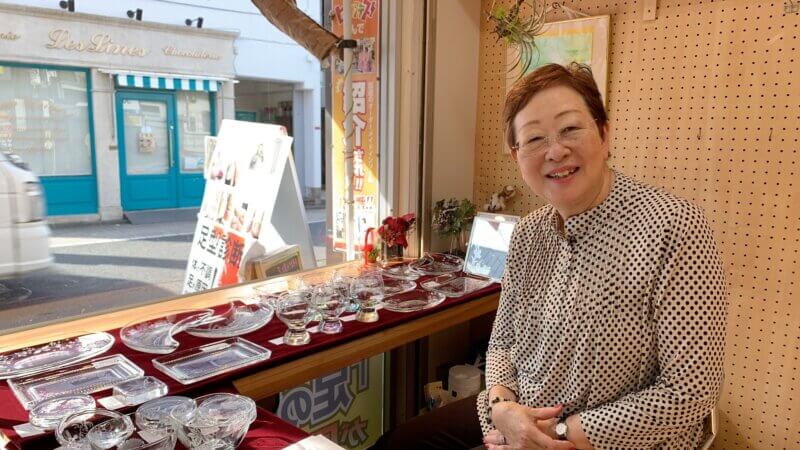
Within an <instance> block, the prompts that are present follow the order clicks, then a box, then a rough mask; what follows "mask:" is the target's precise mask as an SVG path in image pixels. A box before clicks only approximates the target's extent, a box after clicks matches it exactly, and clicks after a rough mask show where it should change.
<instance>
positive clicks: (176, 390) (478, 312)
mask: <svg viewBox="0 0 800 450" xmlns="http://www.w3.org/2000/svg"><path fill="white" fill-rule="evenodd" d="M337 267H338V266H329V267H326V268H321V269H315V270H314V271H310V272H319V273H325V272H331V271H333V270H335V269H336V268H337ZM307 273H308V272H307ZM307 273H303V274H298V275H295V276H293V277H287V281H291V278H294V277H299V276H301V275H305V274H307ZM425 279H426V277H423V278H420V279H419V280H418V283H419V282H422V281H425ZM258 283H260V282H256V283H246V284H242V285H238V286H234V287H229V288H221V289H216V290H213V291H206V292H203V293H198V294H192V295H186V296H181V297H177V298H174V299H170V300H166V301H162V302H159V303H156V304H150V305H144V306H139V307H136V308H131V309H127V310H121V311H115V312H110V313H105V314H102V315H98V316H94V317H85V318H80V319H75V320H71V321H68V322H64V323H57V324H50V325H45V326H41V327H38V328H35V329H30V330H25V331H20V332H17V333H14V334H10V335H6V336H2V337H0V347H1V348H3V349H4V351H9V350H12V349H18V348H22V347H26V346H30V345H36V344H41V343H46V342H49V341H50V340H53V339H58V338H64V337H67V336H77V335H81V334H84V333H86V332H94V331H108V332H109V333H110V334H112V335H113V336H114V337H115V338H116V342H115V343H114V345H113V347H112V348H111V349H110V350H108V351H107V352H105V353H104V354H103V356H109V355H114V354H121V355H123V356H125V357H126V358H128V359H129V360H130V361H131V362H133V363H134V364H135V365H137V366H138V367H140V368H141V369H142V370H143V371H144V373H145V375H151V376H153V377H156V378H158V379H159V380H161V381H163V382H164V383H166V384H167V386H168V389H169V392H168V394H167V395H186V396H197V395H201V394H203V393H208V392H217V391H224V390H226V389H230V388H231V386H232V387H233V388H234V389H235V391H236V392H238V393H240V394H242V395H246V396H248V397H250V398H252V399H254V400H256V401H258V400H261V399H264V398H267V397H269V396H272V395H274V394H276V393H278V392H281V391H283V390H285V389H288V388H291V387H294V386H297V385H299V384H302V383H304V382H306V381H308V380H310V379H313V378H316V377H318V376H321V375H325V374H328V373H330V372H332V371H335V370H338V369H341V368H343V367H347V366H348V365H350V364H353V363H356V362H358V361H360V360H362V359H365V358H368V357H370V356H373V355H377V354H381V353H384V352H387V351H389V350H392V349H394V348H397V347H399V346H402V345H404V344H407V343H410V342H412V341H415V340H417V339H420V338H424V337H426V336H430V335H431V334H433V333H436V332H439V331H442V330H445V329H447V328H449V327H453V326H455V325H458V324H462V323H465V322H467V321H470V320H471V319H474V318H476V317H479V316H482V315H485V314H488V313H492V312H493V311H495V310H496V308H497V304H498V300H499V292H500V287H499V285H498V284H496V283H494V284H490V285H488V286H486V287H484V288H482V289H480V290H477V291H474V292H471V293H469V294H467V295H463V296H460V297H454V298H447V299H445V300H444V301H443V302H442V303H440V304H438V305H436V306H434V307H432V308H430V309H424V310H420V311H414V312H408V313H401V312H393V311H388V310H386V309H383V310H380V311H379V314H380V319H379V320H378V321H377V322H373V323H362V322H358V321H355V320H352V318H348V316H352V314H349V313H345V314H343V316H342V318H343V319H344V328H343V331H342V332H341V333H339V334H333V335H329V334H322V333H318V332H317V333H312V335H311V341H310V343H308V344H306V345H302V346H288V345H285V344H283V343H281V342H279V339H278V338H280V337H281V336H282V335H283V334H284V332H285V331H286V326H285V325H284V324H283V323H282V322H281V321H280V320H278V319H277V318H273V319H272V320H271V321H270V322H269V323H268V324H267V325H266V326H264V327H262V328H260V329H258V330H256V331H254V332H252V333H249V334H245V335H242V336H240V337H241V338H243V339H246V340H247V341H250V342H253V343H255V344H257V345H260V346H263V347H264V348H266V349H268V350H269V351H270V352H271V356H270V357H269V358H268V359H266V360H263V361H260V362H257V363H255V364H253V365H249V366H247V367H243V368H240V369H237V370H234V371H231V372H228V373H224V374H221V375H218V376H215V377H212V378H208V379H204V380H201V381H197V382H195V383H191V384H182V383H180V382H178V381H176V380H174V379H172V378H171V377H170V376H168V375H166V374H165V373H163V372H162V371H160V370H158V369H157V368H156V367H154V365H153V359H154V358H156V357H158V356H160V355H155V354H152V353H144V352H140V351H136V350H132V349H131V348H128V347H127V346H126V345H124V344H123V343H122V341H121V340H120V338H119V329H120V328H121V327H122V326H124V325H126V324H128V323H129V322H131V320H133V319H135V318H136V317H138V316H144V315H147V316H150V317H152V316H153V315H154V314H157V313H158V312H164V313H165V314H166V313H167V312H170V311H175V310H186V309H196V308H212V309H214V310H215V311H218V312H219V311H221V310H222V309H223V308H225V307H226V306H227V304H228V301H229V299H231V298H233V297H242V296H252V287H253V286H254V285H256V284H258ZM417 286H419V284H418V285H417ZM417 288H418V289H419V287H417ZM175 338H176V339H177V341H178V342H179V343H180V347H179V351H180V350H184V349H190V348H193V347H197V346H201V345H206V344H210V343H214V342H216V341H218V340H219V339H206V338H200V337H195V336H191V335H189V334H186V333H180V334H178V335H176V336H175ZM93 395H94V396H95V398H96V399H100V398H102V397H107V396H109V395H110V392H109V391H101V392H98V393H95V394H93ZM0 405H3V407H2V408H0V432H2V433H3V436H0V439H2V438H3V437H5V439H6V440H8V441H10V442H12V443H13V444H14V445H16V446H18V447H19V448H44V447H41V446H38V444H32V443H37V442H42V441H41V439H42V436H41V435H40V436H34V437H26V438H23V437H20V436H19V435H18V434H17V433H16V432H15V430H14V426H15V425H19V424H23V423H25V422H27V421H28V412H27V411H26V410H25V409H24V408H23V406H22V405H21V404H20V402H19V401H18V400H17V398H16V397H15V396H14V393H13V392H12V391H11V389H10V387H9V385H8V383H7V382H5V381H3V382H0ZM133 409H135V408H127V409H126V408H124V407H123V408H121V411H123V412H129V410H133ZM260 414H261V415H262V416H264V417H266V418H267V419H265V420H266V422H264V424H269V423H272V424H274V426H275V427H277V428H276V430H277V431H278V434H281V435H283V434H287V435H292V436H295V435H296V437H298V438H302V436H301V435H300V434H298V433H294V434H292V433H289V432H288V431H287V432H286V433H284V432H283V431H280V430H289V431H291V429H292V428H293V427H292V426H291V425H289V424H285V423H283V422H282V421H280V419H277V418H276V417H274V416H272V415H271V414H270V413H268V412H266V411H264V412H263V413H260ZM258 423H259V422H256V424H255V425H258ZM265 426H267V428H269V425H265ZM260 428H262V427H261V426H260V425H259V426H255V427H254V428H252V429H251V432H253V433H267V434H269V432H268V431H264V430H261V431H258V430H259V429H260ZM248 436H249V435H248ZM31 445H33V446H31Z"/></svg>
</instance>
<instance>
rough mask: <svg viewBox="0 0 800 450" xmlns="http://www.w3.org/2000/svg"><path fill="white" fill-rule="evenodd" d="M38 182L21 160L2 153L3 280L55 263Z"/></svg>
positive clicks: (0, 253)
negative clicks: (51, 252) (51, 253)
mask: <svg viewBox="0 0 800 450" xmlns="http://www.w3.org/2000/svg"><path fill="white" fill-rule="evenodd" d="M44 216H45V207H44V194H43V192H42V185H41V184H40V183H39V178H38V177H36V175H35V174H34V173H33V172H31V171H30V170H29V169H28V167H27V166H26V165H25V163H23V162H22V161H21V160H20V159H19V157H18V156H16V155H14V154H13V153H8V152H0V277H7V276H12V275H17V274H21V273H25V272H30V271H32V270H38V269H43V268H45V267H47V266H49V265H50V264H51V263H52V262H53V257H52V256H51V255H50V242H49V240H50V228H49V227H48V226H47V222H46V221H45V220H44Z"/></svg>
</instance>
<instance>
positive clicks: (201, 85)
mask: <svg viewBox="0 0 800 450" xmlns="http://www.w3.org/2000/svg"><path fill="white" fill-rule="evenodd" d="M116 79H117V85H118V86H119V87H137V88H150V89H175V90H178V91H206V92H217V91H218V90H219V85H218V83H219V82H218V81H217V80H206V79H202V78H171V77H151V76H148V75H121V74H118V75H117V76H116Z"/></svg>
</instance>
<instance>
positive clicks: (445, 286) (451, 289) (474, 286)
mask: <svg viewBox="0 0 800 450" xmlns="http://www.w3.org/2000/svg"><path fill="white" fill-rule="evenodd" d="M490 284H492V280H490V279H488V278H476V277H471V276H465V277H455V278H453V279H452V280H450V281H447V282H444V283H441V284H439V285H438V286H434V287H431V288H430V291H431V292H438V293H440V294H443V295H446V296H448V297H461V296H463V295H467V294H469V293H470V292H475V291H477V290H478V289H483V288H485V287H486V286H488V285H490Z"/></svg>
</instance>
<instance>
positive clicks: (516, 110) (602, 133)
mask: <svg viewBox="0 0 800 450" xmlns="http://www.w3.org/2000/svg"><path fill="white" fill-rule="evenodd" d="M536 74H537V76H536V77H531V76H528V77H525V78H523V79H522V80H520V82H519V83H518V84H517V85H516V86H514V88H513V89H512V90H511V92H509V94H508V97H507V100H506V106H505V111H504V112H503V119H504V123H505V126H506V142H507V144H508V146H509V147H510V148H511V150H512V153H511V155H512V157H513V158H514V160H516V161H517V162H519V163H520V172H521V173H522V178H523V179H524V180H525V183H526V184H527V185H528V187H530V188H531V190H532V191H533V192H534V193H536V194H537V195H539V196H540V197H542V198H543V199H545V200H546V201H547V202H549V203H550V204H552V205H553V206H554V207H555V208H556V209H557V210H558V211H559V213H560V214H561V216H562V218H564V219H566V218H568V217H570V216H572V215H575V214H577V213H579V212H581V211H585V210H587V209H589V208H590V207H592V206H596V205H597V204H599V203H600V202H601V201H602V200H603V199H604V198H605V197H606V196H607V195H608V192H609V189H610V187H611V178H612V173H611V170H610V169H609V168H608V166H607V165H606V161H607V160H608V157H609V149H608V142H609V135H608V118H607V116H606V111H605V108H604V107H603V100H602V98H601V97H600V93H599V91H598V90H597V87H596V85H595V82H594V78H593V77H592V73H591V70H589V68H588V67H586V66H581V65H578V64H572V65H571V66H569V67H563V66H560V65H558V64H551V65H547V66H544V67H542V68H540V69H539V70H537V71H536ZM551 135H552V136H553V137H551Z"/></svg>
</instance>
